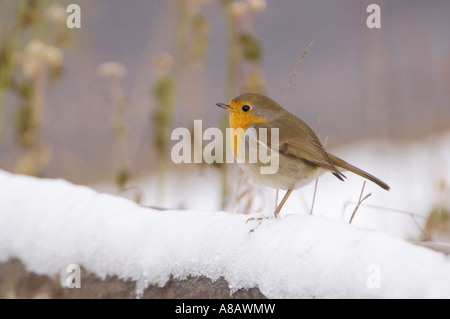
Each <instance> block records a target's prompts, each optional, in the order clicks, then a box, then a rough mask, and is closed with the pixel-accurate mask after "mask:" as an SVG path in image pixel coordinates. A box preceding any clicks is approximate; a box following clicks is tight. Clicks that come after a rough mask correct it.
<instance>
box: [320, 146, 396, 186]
mask: <svg viewBox="0 0 450 319" xmlns="http://www.w3.org/2000/svg"><path fill="white" fill-rule="evenodd" d="M328 156H329V158H330V159H331V161H332V162H333V164H334V165H336V166H338V167H341V168H343V169H346V170H348V171H350V172H353V173H355V174H357V175H359V176H361V177H364V178H366V179H368V180H369V181H372V182H374V183H375V184H377V185H378V186H380V187H381V188H383V189H385V190H387V191H388V190H390V189H391V188H390V187H389V185H388V184H386V183H385V182H383V181H381V180H379V179H378V178H376V177H375V176H373V175H370V174H369V173H367V172H364V171H363V170H362V169H359V168H357V167H355V166H353V165H351V164H349V163H347V162H346V161H344V160H342V159H340V158H339V157H337V156H334V155H332V154H329V153H328Z"/></svg>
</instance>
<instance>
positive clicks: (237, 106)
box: [230, 102, 268, 158]
mask: <svg viewBox="0 0 450 319" xmlns="http://www.w3.org/2000/svg"><path fill="white" fill-rule="evenodd" d="M244 104H246V103H245V102H237V103H236V102H232V103H231V105H230V106H231V107H232V109H233V111H231V112H230V127H231V128H232V130H231V132H230V135H231V136H230V137H231V149H232V150H233V154H234V157H235V158H236V157H237V153H238V150H239V149H240V148H241V146H242V140H243V138H244V134H245V131H246V130H247V128H248V127H249V126H251V125H255V124H259V123H265V122H267V121H268V119H265V118H261V117H257V116H255V114H254V112H252V110H250V111H249V112H244V111H242V110H241V108H242V106H243V105H244Z"/></svg>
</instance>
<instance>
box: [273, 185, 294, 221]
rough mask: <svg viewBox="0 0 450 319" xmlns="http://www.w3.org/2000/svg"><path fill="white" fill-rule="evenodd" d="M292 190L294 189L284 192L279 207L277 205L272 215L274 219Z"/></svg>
mask: <svg viewBox="0 0 450 319" xmlns="http://www.w3.org/2000/svg"><path fill="white" fill-rule="evenodd" d="M293 190H294V188H289V189H288V191H287V192H286V195H284V197H283V199H282V200H281V203H280V205H278V207H277V209H275V213H274V214H273V215H274V217H275V218H277V216H278V214H279V213H280V211H281V208H283V205H284V203H286V201H287V199H288V198H289V196H290V195H291V193H292V191H293Z"/></svg>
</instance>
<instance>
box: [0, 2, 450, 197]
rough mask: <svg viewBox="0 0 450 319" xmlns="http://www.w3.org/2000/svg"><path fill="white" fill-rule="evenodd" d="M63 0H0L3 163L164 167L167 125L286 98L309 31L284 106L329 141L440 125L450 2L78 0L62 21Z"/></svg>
mask: <svg viewBox="0 0 450 319" xmlns="http://www.w3.org/2000/svg"><path fill="white" fill-rule="evenodd" d="M73 2H74V1H44V0H42V1H38V0H28V1H26V0H19V1H15V0H0V7H1V10H0V21H1V22H0V45H1V46H0V49H1V51H0V59H1V60H0V167H1V168H2V169H5V170H9V171H14V172H18V173H25V174H29V175H35V176H42V177H61V178H65V179H67V180H69V181H72V182H74V183H79V184H95V183H100V182H105V183H108V182H110V183H115V184H117V185H118V187H119V188H120V187H122V188H123V187H125V186H126V185H127V184H129V183H130V181H131V180H133V179H136V178H140V177H142V176H145V175H147V174H153V173H155V172H158V171H161V170H162V171H164V170H170V167H171V166H173V165H172V164H171V160H170V149H171V146H172V145H173V143H174V142H172V141H170V134H171V131H172V129H173V128H175V127H186V128H189V129H191V128H192V127H193V121H194V119H202V120H203V128H204V129H205V128H207V127H213V126H214V127H224V125H226V120H227V119H226V114H224V112H223V111H222V110H221V109H218V108H217V107H216V106H215V104H216V103H218V102H228V101H229V100H230V99H231V98H233V97H234V96H236V95H238V94H239V93H243V92H246V91H255V92H262V93H265V94H267V95H269V96H271V97H272V98H273V99H275V100H276V101H278V102H280V103H282V101H283V96H284V92H285V89H286V86H287V83H288V81H289V78H290V76H291V74H292V72H293V70H294V68H295V66H296V63H297V61H298V60H299V59H300V57H301V56H302V54H303V52H304V51H305V49H306V48H307V46H308V44H309V43H310V42H311V41H314V44H313V46H312V47H311V49H310V51H309V53H308V54H307V56H306V58H305V60H304V61H303V63H302V64H301V66H300V68H299V70H298V72H297V73H296V75H295V78H294V79H293V81H292V83H291V87H290V90H289V92H288V95H287V99H286V103H285V107H286V109H288V110H289V111H290V112H292V113H294V114H295V115H297V116H299V117H301V118H302V119H303V120H305V121H306V122H307V123H308V124H309V125H310V126H311V127H312V128H313V129H314V130H315V131H316V132H317V131H318V130H319V118H320V136H321V139H322V140H325V139H326V143H327V146H328V147H331V148H335V147H343V146H345V145H350V144H353V143H359V142H361V141H366V140H371V141H374V140H375V141H377V140H388V141H390V142H395V143H399V144H401V143H409V142H411V141H413V142H420V141H423V140H424V139H427V138H428V137H430V136H435V135H439V134H443V133H445V132H446V131H447V130H449V129H450V121H449V120H450V102H449V101H450V89H449V88H450V41H449V34H448V33H449V30H450V19H449V16H450V2H449V1H447V0H434V1H426V0H417V1H387V0H386V1H354V0H339V1H325V0H319V1H313V0H306V1H289V0H281V1H276V3H275V1H270V0H267V1H265V0H236V1H231V0H222V1H219V0H216V1H214V0H171V1H148V0H134V1H132V2H129V1H123V0H97V1H89V0H78V1H76V4H78V5H79V7H80V9H81V20H80V22H81V28H73V29H70V28H68V27H67V25H66V21H67V17H68V13H66V12H65V11H66V10H65V9H66V7H67V6H68V5H69V4H70V3H73ZM371 3H377V4H378V5H379V6H380V8H381V28H380V29H369V28H368V27H367V25H366V20H367V18H368V16H369V15H370V13H367V12H366V9H367V6H368V5H369V4H371ZM195 165H196V166H198V165H199V164H191V166H195ZM158 174H163V173H161V172H159V173H158ZM441 186H442V185H441ZM442 187H444V188H445V187H447V186H445V185H444V186H442Z"/></svg>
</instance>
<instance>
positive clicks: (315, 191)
mask: <svg viewBox="0 0 450 319" xmlns="http://www.w3.org/2000/svg"><path fill="white" fill-rule="evenodd" d="M318 184H319V179H318V178H316V183H315V185H314V194H313V199H312V203H311V210H310V211H309V214H310V215H312V214H313V211H314V204H315V203H316V193H317V185H318Z"/></svg>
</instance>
